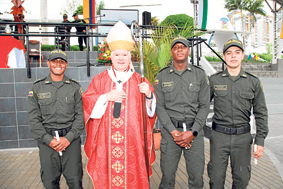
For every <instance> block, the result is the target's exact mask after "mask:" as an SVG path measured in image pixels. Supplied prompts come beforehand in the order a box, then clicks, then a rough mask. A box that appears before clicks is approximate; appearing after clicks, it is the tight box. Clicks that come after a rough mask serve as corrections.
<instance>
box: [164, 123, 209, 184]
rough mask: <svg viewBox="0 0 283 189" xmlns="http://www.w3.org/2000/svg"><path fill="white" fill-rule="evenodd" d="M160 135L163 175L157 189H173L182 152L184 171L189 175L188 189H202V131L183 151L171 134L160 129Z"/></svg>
mask: <svg viewBox="0 0 283 189" xmlns="http://www.w3.org/2000/svg"><path fill="white" fill-rule="evenodd" d="M177 130H178V131H181V132H183V129H181V128H177ZM161 135H162V139H161V146H160V151H161V159H160V167H161V170H162V174H163V175H162V180H161V183H160V185H159V189H174V188H175V178H176V171H177V169H178V164H179V161H180V158H181V155H182V152H183V153H184V157H185V161H186V169H187V173H188V175H189V178H188V182H189V188H190V189H195V188H202V187H203V172H204V163H205V158H204V140H203V135H204V134H203V130H201V131H200V132H199V133H198V135H197V136H196V137H195V138H194V139H193V142H192V143H191V144H192V147H191V148H190V149H185V148H182V147H180V146H179V145H177V144H176V142H174V139H173V137H172V136H171V134H170V133H168V131H166V130H165V129H162V131H161Z"/></svg>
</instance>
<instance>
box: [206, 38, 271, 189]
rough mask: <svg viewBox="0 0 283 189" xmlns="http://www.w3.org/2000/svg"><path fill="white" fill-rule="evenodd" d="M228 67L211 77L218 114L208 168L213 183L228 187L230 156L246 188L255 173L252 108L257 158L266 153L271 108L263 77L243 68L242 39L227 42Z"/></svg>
mask: <svg viewBox="0 0 283 189" xmlns="http://www.w3.org/2000/svg"><path fill="white" fill-rule="evenodd" d="M223 57H224V60H225V61H226V63H227V68H226V69H225V70H224V71H221V72H218V73H216V74H214V75H212V76H211V77H210V96H211V99H213V98H214V116H213V118H212V121H213V123H212V129H213V130H212V133H211V137H210V162H209V163H208V166H207V170H208V175H209V178H210V182H209V184H210V187H211V188H215V189H221V188H224V183H225V177H226V169H227V164H228V158H229V157H230V162H231V169H232V178H233V186H232V188H239V189H244V188H246V187H247V185H248V184H249V180H250V177H251V145H252V143H253V138H252V136H251V134H250V124H249V122H250V116H251V109H252V108H253V114H254V116H255V119H256V126H257V128H256V136H255V144H257V151H256V152H255V153H253V155H254V157H255V158H257V159H258V158H260V157H261V156H262V153H263V146H264V139H265V138H266V136H267V133H268V125H267V115H268V114H267V108H266V104H265V98H264V92H263V87H262V84H261V82H260V80H259V79H258V78H257V77H256V76H255V75H253V74H251V73H249V72H246V71H244V70H243V69H242V68H241V61H242V60H243V59H244V49H243V45H242V42H241V41H240V40H238V39H230V40H228V41H227V42H226V43H225V44H224V48H223Z"/></svg>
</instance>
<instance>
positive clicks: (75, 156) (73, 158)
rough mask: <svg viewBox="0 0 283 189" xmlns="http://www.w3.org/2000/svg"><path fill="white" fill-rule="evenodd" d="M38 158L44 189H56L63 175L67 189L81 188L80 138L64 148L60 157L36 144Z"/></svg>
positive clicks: (49, 149)
mask: <svg viewBox="0 0 283 189" xmlns="http://www.w3.org/2000/svg"><path fill="white" fill-rule="evenodd" d="M38 148H39V158H40V164H41V169H40V173H41V180H42V183H43V186H44V187H45V188H46V189H55V188H56V189H57V188H60V187H59V181H60V176H61V174H62V173H63V175H64V177H65V179H66V182H67V184H68V186H69V188H70V189H71V188H73V189H80V188H82V187H81V186H82V177H83V169H82V163H81V162H82V161H81V159H82V156H81V138H80V137H79V138H77V139H75V140H73V141H72V143H71V144H70V145H69V146H68V147H67V148H66V150H65V151H64V152H62V153H63V155H62V156H59V153H58V152H56V151H55V150H53V149H52V148H50V147H49V146H47V145H46V144H43V143H41V142H38Z"/></svg>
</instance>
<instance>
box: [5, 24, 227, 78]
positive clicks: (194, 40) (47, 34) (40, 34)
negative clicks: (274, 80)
mask: <svg viewBox="0 0 283 189" xmlns="http://www.w3.org/2000/svg"><path fill="white" fill-rule="evenodd" d="M0 24H1V25H10V26H12V25H17V24H20V25H24V26H25V27H26V33H25V34H17V33H11V34H5V33H0V36H13V37H15V36H24V37H25V38H26V41H27V43H26V50H27V52H29V45H28V44H29V43H28V41H29V37H57V38H59V37H62V36H64V37H86V39H87V48H86V57H87V60H86V64H85V65H86V67H87V76H88V77H90V66H91V65H93V64H91V63H90V58H89V50H90V49H89V37H107V35H106V34H101V33H97V32H95V33H94V32H89V30H88V28H89V27H95V28H96V27H99V26H106V27H107V26H109V27H112V26H113V25H114V24H101V23H97V24H87V23H49V22H48V23H43V22H1V23H0ZM62 26H69V27H70V26H71V27H78V26H81V27H85V28H86V33H82V32H81V33H79V32H67V33H61V32H56V31H54V32H29V27H39V28H41V27H62ZM128 27H129V28H130V25H128ZM140 27H141V29H142V38H152V35H150V34H149V33H148V32H144V30H149V29H150V30H157V29H160V28H161V26H151V25H140ZM178 29H182V28H178ZM199 31H205V30H199ZM172 37H173V36H172ZM57 40H58V39H57ZM188 40H189V41H190V42H191V55H192V59H191V63H192V64H194V63H195V62H194V58H193V55H194V48H193V47H194V46H196V47H197V62H196V64H197V65H199V60H200V57H201V56H202V51H201V45H200V44H201V43H203V42H204V43H205V44H206V45H207V46H208V47H209V48H210V49H211V50H212V51H213V52H214V53H215V54H216V55H217V56H218V57H219V58H220V59H221V60H222V61H223V62H224V63H225V61H224V60H223V59H222V58H221V57H220V56H219V55H218V54H217V53H216V52H215V51H214V50H213V49H212V48H211V47H210V46H209V45H208V44H207V43H206V42H205V41H206V39H203V38H200V37H198V36H194V37H191V38H188ZM55 47H56V45H55ZM56 48H59V45H58V47H56ZM223 66H224V65H223ZM26 67H27V77H28V78H31V68H30V64H29V53H26Z"/></svg>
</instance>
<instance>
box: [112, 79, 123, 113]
mask: <svg viewBox="0 0 283 189" xmlns="http://www.w3.org/2000/svg"><path fill="white" fill-rule="evenodd" d="M117 83H118V84H119V85H121V83H122V80H121V79H119V80H118V81H117ZM121 105H122V102H114V110H113V117H114V118H119V117H120V113H121Z"/></svg>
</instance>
